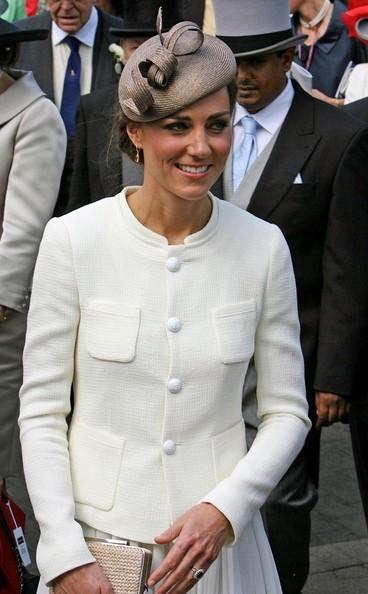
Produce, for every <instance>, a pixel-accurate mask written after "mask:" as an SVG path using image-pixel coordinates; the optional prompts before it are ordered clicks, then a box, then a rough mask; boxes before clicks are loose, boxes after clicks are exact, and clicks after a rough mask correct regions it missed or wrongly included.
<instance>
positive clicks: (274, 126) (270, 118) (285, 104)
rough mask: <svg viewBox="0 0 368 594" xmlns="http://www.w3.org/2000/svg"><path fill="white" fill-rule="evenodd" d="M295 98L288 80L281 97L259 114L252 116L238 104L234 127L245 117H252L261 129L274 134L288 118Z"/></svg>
mask: <svg viewBox="0 0 368 594" xmlns="http://www.w3.org/2000/svg"><path fill="white" fill-rule="evenodd" d="M293 98H294V88H293V85H292V83H291V82H290V80H289V78H288V80H287V83H286V86H285V88H284V89H283V91H282V92H281V93H280V95H278V96H277V97H276V99H274V100H273V101H272V103H270V104H269V105H267V106H266V107H264V108H263V109H261V110H260V111H257V113H253V114H250V113H249V112H248V111H247V110H246V109H245V108H244V107H243V106H242V105H239V103H236V105H235V114H234V120H233V125H234V126H236V125H237V124H238V123H239V122H240V120H241V118H242V117H243V116H244V115H252V116H253V117H254V119H255V120H256V122H257V123H258V124H259V125H260V126H261V128H263V129H264V130H267V132H269V133H270V134H274V133H275V132H276V131H277V130H278V129H279V128H280V126H281V125H282V123H283V121H284V119H285V118H286V115H287V113H288V111H289V109H290V107H291V104H292V102H293Z"/></svg>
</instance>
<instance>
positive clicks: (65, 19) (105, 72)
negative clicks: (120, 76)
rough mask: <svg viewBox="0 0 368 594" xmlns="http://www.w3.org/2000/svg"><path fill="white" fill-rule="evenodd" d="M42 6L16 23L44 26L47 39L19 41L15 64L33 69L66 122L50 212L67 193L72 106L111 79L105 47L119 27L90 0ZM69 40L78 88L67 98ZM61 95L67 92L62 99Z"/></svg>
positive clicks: (111, 68)
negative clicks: (61, 163)
mask: <svg viewBox="0 0 368 594" xmlns="http://www.w3.org/2000/svg"><path fill="white" fill-rule="evenodd" d="M48 7H49V12H44V13H42V14H40V15H38V16H35V17H31V18H28V19H25V20H23V21H19V22H18V25H19V26H20V27H21V28H24V29H32V28H42V29H49V30H50V32H51V34H50V36H49V37H48V39H46V40H44V41H34V42H31V43H29V44H28V45H27V47H26V45H25V44H22V45H21V49H20V55H19V60H18V62H17V67H18V68H21V69H23V70H32V71H33V73H34V76H35V78H36V80H37V82H38V84H39V85H40V87H41V89H42V90H43V91H44V92H45V93H46V95H47V96H48V97H49V98H50V99H51V100H52V101H54V103H55V104H56V105H57V107H58V108H59V109H60V111H61V115H62V117H63V119H64V122H65V124H66V128H67V133H68V150H67V159H66V166H65V169H64V173H63V178H62V181H61V188H60V194H59V198H58V202H57V206H56V211H55V213H56V214H62V213H63V212H64V211H65V207H66V203H67V199H68V195H69V185H70V176H71V171H72V167H73V165H72V163H73V158H72V155H73V138H74V132H75V111H76V106H77V103H78V101H79V96H80V94H82V95H83V94H85V93H89V92H90V91H93V90H95V89H100V88H103V87H106V86H108V85H111V84H113V83H114V82H115V80H116V78H117V75H116V72H115V70H114V57H113V55H112V54H111V52H110V51H109V49H108V48H109V45H110V44H111V43H112V42H113V37H112V35H111V34H110V32H109V28H110V27H120V26H121V24H122V20H121V19H119V18H117V17H113V16H111V15H109V14H106V13H103V12H102V11H101V10H99V9H98V8H96V7H94V0H48ZM70 39H71V40H72V42H76V43H77V46H78V48H77V49H76V52H77V54H78V56H77V58H76V59H77V60H78V59H79V60H80V70H79V74H78V78H79V89H78V91H72V97H71V96H70V90H69V91H68V92H69V95H66V93H65V84H66V78H67V74H68V68H69V60H70V57H71V55H72V51H71V49H69V47H68V46H69V40H70ZM70 74H71V77H72V78H75V77H76V68H75V67H74V69H73V66H72V69H71V73H70ZM73 93H74V94H73ZM63 97H64V99H65V97H68V99H67V100H66V99H65V102H64V103H63ZM67 102H68V105H66V103H67ZM65 105H66V109H65ZM71 111H72V112H73V113H71Z"/></svg>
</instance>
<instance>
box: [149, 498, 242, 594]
mask: <svg viewBox="0 0 368 594" xmlns="http://www.w3.org/2000/svg"><path fill="white" fill-rule="evenodd" d="M231 535H232V528H231V525H230V522H229V521H228V519H227V518H226V517H225V516H224V515H223V514H222V513H221V512H220V511H219V510H218V509H217V508H216V507H214V506H213V505H211V504H210V503H200V504H198V505H196V506H194V507H192V508H191V509H190V510H189V511H187V512H186V513H185V514H183V515H182V516H181V517H180V518H179V519H178V520H176V522H174V524H173V525H172V526H171V528H169V529H168V530H166V531H165V532H163V533H162V534H160V536H157V537H156V538H155V541H156V542H157V544H169V543H171V542H174V541H175V544H174V545H173V547H172V549H171V550H170V552H169V553H168V554H167V555H166V557H165V559H164V560H163V562H162V563H161V565H160V566H159V567H158V568H157V569H156V571H154V572H153V573H152V575H151V576H150V578H149V580H148V586H149V587H150V588H152V587H153V586H154V585H155V584H157V582H159V581H160V580H162V579H164V582H163V583H162V584H161V585H160V587H159V588H158V589H157V590H156V594H166V592H170V594H183V593H184V592H188V591H189V590H190V589H191V588H193V586H195V584H196V583H197V582H196V580H195V579H194V576H193V574H194V572H193V568H196V569H203V570H204V571H207V569H208V568H209V566H210V565H211V563H212V562H213V561H214V560H215V559H216V557H217V555H218V554H219V552H220V550H221V548H222V547H223V545H224V543H225V541H226V540H227V539H228V538H229V536H231Z"/></svg>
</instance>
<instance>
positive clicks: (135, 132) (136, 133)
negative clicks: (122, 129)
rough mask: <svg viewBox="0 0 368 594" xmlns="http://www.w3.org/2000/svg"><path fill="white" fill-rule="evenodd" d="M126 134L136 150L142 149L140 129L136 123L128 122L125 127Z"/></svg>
mask: <svg viewBox="0 0 368 594" xmlns="http://www.w3.org/2000/svg"><path fill="white" fill-rule="evenodd" d="M126 130H127V134H128V136H129V138H130V140H131V141H132V143H133V144H134V146H135V147H136V148H138V149H141V148H143V147H142V127H141V125H140V124H139V123H138V122H128V124H127V127H126Z"/></svg>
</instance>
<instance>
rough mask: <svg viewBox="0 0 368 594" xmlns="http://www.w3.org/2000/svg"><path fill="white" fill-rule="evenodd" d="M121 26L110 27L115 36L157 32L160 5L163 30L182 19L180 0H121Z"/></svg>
mask: <svg viewBox="0 0 368 594" xmlns="http://www.w3.org/2000/svg"><path fill="white" fill-rule="evenodd" d="M122 5H123V19H124V25H123V27H121V28H120V27H119V28H116V27H111V29H110V33H112V34H113V35H116V36H117V37H135V36H139V37H146V36H147V37H148V36H151V35H156V34H157V28H156V19H157V13H158V9H159V8H160V6H161V7H162V22H163V27H162V30H163V31H168V30H169V29H171V27H173V26H174V25H176V23H179V22H180V21H183V20H184V17H183V14H182V12H183V11H182V2H181V0H122Z"/></svg>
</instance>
